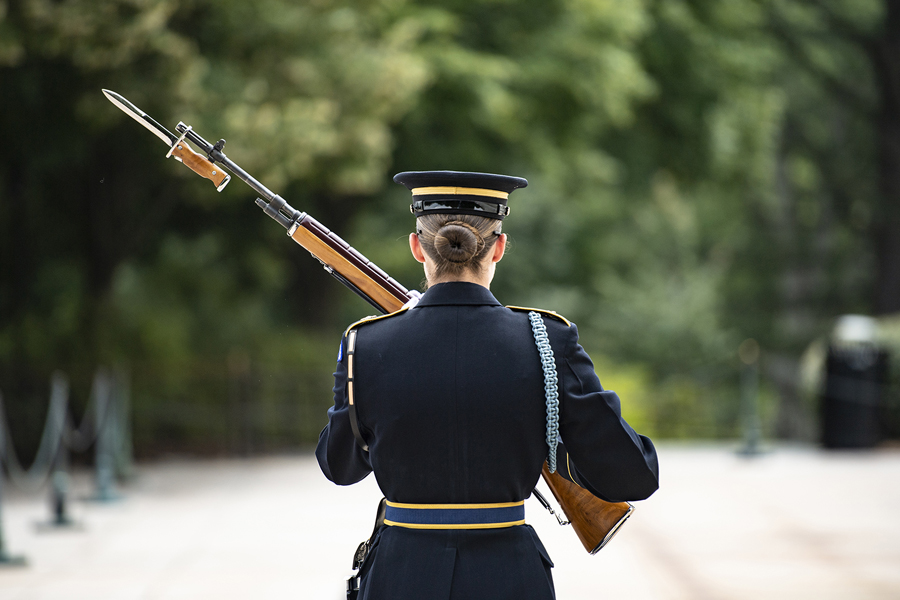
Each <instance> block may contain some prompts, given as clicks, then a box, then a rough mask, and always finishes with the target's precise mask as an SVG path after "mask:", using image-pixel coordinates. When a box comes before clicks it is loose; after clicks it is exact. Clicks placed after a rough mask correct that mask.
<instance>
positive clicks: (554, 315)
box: [506, 306, 572, 327]
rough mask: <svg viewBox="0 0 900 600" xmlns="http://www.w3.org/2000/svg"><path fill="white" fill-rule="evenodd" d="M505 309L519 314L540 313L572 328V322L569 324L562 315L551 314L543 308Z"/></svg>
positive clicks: (517, 307) (515, 307)
mask: <svg viewBox="0 0 900 600" xmlns="http://www.w3.org/2000/svg"><path fill="white" fill-rule="evenodd" d="M506 308H508V309H510V310H516V311H519V312H531V311H534V312H536V313H541V314H542V315H547V316H548V317H553V318H554V319H558V320H560V321H562V322H563V323H565V324H566V325H568V326H569V327H571V326H572V322H571V321H569V320H568V319H567V318H565V317H564V316H562V315H560V314H557V313H555V312H553V311H552V310H544V309H543V308H527V307H525V306H507V307H506Z"/></svg>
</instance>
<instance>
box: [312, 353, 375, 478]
mask: <svg viewBox="0 0 900 600" xmlns="http://www.w3.org/2000/svg"><path fill="white" fill-rule="evenodd" d="M346 343H347V340H346V338H343V339H341V349H340V353H339V355H338V363H337V369H336V370H335V373H334V406H332V407H331V408H329V409H328V424H327V425H325V429H323V430H322V433H320V434H319V444H318V445H317V446H316V460H318V461H319V467H320V468H321V469H322V473H324V474H325V477H327V478H328V479H329V480H331V481H333V482H334V483H336V484H338V485H350V484H352V483H356V482H357V481H360V480H361V479H363V478H364V477H365V476H366V475H368V474H369V473H371V472H372V465H371V463H370V462H369V453H368V452H366V451H365V450H363V449H362V448H360V447H359V444H357V443H356V439H355V438H354V437H353V430H352V429H351V428H350V411H349V405H348V403H347V360H346V353H347V348H346Z"/></svg>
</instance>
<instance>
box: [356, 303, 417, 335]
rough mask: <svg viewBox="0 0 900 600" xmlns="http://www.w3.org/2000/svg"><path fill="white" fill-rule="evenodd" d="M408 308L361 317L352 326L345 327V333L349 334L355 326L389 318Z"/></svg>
mask: <svg viewBox="0 0 900 600" xmlns="http://www.w3.org/2000/svg"><path fill="white" fill-rule="evenodd" d="M407 310H408V307H406V306H404V307H403V308H401V309H400V310H395V311H394V312H392V313H388V314H386V315H370V316H368V317H363V318H362V319H360V320H359V321H357V322H356V323H353V324H352V325H350V327H348V328H347V329H345V330H344V335H347V332H348V331H350V330H351V329H353V328H354V327H359V326H360V325H365V324H368V323H372V322H374V321H380V320H381V319H387V318H388V317H393V316H396V315H399V314H400V313H402V312H406V311H407Z"/></svg>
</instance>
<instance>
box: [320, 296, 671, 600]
mask: <svg viewBox="0 0 900 600" xmlns="http://www.w3.org/2000/svg"><path fill="white" fill-rule="evenodd" d="M544 322H545V324H546V326H547V331H548V334H549V337H550V342H551V346H552V348H553V352H554V355H555V357H556V365H557V370H558V374H559V379H560V382H559V397H560V424H559V431H560V436H561V438H562V441H563V443H564V444H565V450H567V451H568V454H569V456H568V458H567V457H566V456H565V454H564V453H561V456H560V470H561V472H562V473H563V474H565V475H568V474H569V473H568V471H569V470H571V476H572V478H573V479H574V480H575V481H577V482H578V483H580V484H581V485H583V486H584V487H586V488H587V489H588V490H590V491H591V492H593V493H594V494H596V495H597V496H600V497H601V498H604V499H607V500H613V501H620V500H640V499H643V498H646V497H647V496H649V495H650V494H652V493H653V492H654V491H655V490H656V488H657V477H658V467H657V458H656V451H655V450H654V448H653V444H652V443H651V442H650V440H649V439H647V438H646V437H643V436H640V435H638V434H636V433H635V432H634V430H632V429H631V427H630V426H629V425H628V424H627V423H626V422H625V421H624V420H622V418H621V416H620V410H619V399H618V397H617V396H616V394H615V392H611V391H604V390H603V388H602V387H601V385H600V381H599V379H598V378H597V375H596V374H595V373H594V367H593V364H592V363H591V360H590V358H588V355H587V354H586V353H585V351H584V349H582V347H581V346H580V345H579V344H578V332H577V329H576V327H575V326H574V325H569V324H568V323H566V322H565V321H564V320H563V319H557V318H554V317H552V316H549V315H546V316H545V318H544ZM357 331H358V336H357V343H356V355H355V363H354V380H355V384H356V385H355V402H356V406H357V414H358V422H359V426H360V429H361V431H362V435H363V436H364V438H365V440H366V442H367V443H368V446H369V451H368V452H365V451H363V450H362V449H361V448H360V447H359V445H357V443H356V441H355V440H354V437H353V433H352V431H351V428H350V421H349V416H348V404H347V394H346V378H347V360H346V358H345V357H346V352H347V348H346V337H345V339H344V340H342V342H341V343H342V346H341V357H342V359H341V360H340V361H339V362H338V366H337V372H336V373H335V386H334V398H335V400H334V407H333V408H331V409H329V411H328V417H329V418H328V425H327V426H326V427H325V429H324V430H323V431H322V433H321V435H320V437H319V445H318V448H317V449H316V457H317V458H318V461H319V465H320V466H321V468H322V471H323V472H324V474H325V476H326V477H328V479H330V480H331V481H333V482H335V483H337V484H340V485H349V484H352V483H356V482H357V481H359V480H361V479H362V478H364V477H365V476H366V475H368V474H369V473H370V472H372V471H374V473H375V478H376V479H377V480H378V485H379V486H380V487H381V490H382V491H383V492H384V495H385V497H387V499H388V500H391V501H394V502H403V503H421V504H462V503H494V502H514V501H519V500H523V499H525V498H527V497H528V496H529V495H530V493H531V491H532V490H533V489H534V486H535V484H536V483H537V480H538V478H539V477H540V472H541V465H542V464H543V462H544V460H545V459H546V456H547V444H546V442H545V430H546V422H545V418H546V409H545V397H544V381H543V371H542V369H541V363H540V358H539V355H538V350H537V348H536V346H535V342H534V337H533V333H532V329H531V324H530V322H529V320H528V315H527V312H523V311H515V310H511V309H509V308H505V307H504V306H502V305H501V304H500V303H499V302H497V300H496V299H495V298H494V296H493V295H492V294H491V293H490V291H489V290H488V289H487V288H485V287H483V286H480V285H477V284H473V283H463V282H459V283H456V282H454V283H442V284H438V285H435V286H433V287H431V288H430V289H429V290H428V291H427V292H426V293H425V294H424V296H423V297H422V299H421V301H420V302H419V304H418V305H417V306H416V307H415V308H412V309H410V310H406V311H404V312H401V313H397V314H394V315H393V316H389V317H386V318H382V319H379V320H375V321H372V322H371V323H364V324H361V325H359V326H358V327H357ZM372 508H374V507H372ZM572 543H576V541H575V538H574V536H573V538H572ZM552 566H553V563H552V562H551V560H550V557H549V556H548V555H547V551H546V550H545V549H544V547H543V545H542V544H541V542H540V540H539V539H538V537H537V535H536V534H535V532H534V530H533V529H532V528H531V527H530V526H528V525H521V526H515V527H508V528H504V529H470V530H421V529H407V528H403V527H396V526H395V527H384V528H383V529H382V530H381V533H380V534H379V536H378V537H377V541H376V543H375V545H374V548H373V550H372V552H371V553H370V555H369V559H368V560H367V561H366V564H365V565H364V566H363V568H362V569H361V575H362V580H361V584H360V600H363V599H369V600H381V599H385V600H404V599H415V600H425V599H432V598H433V599H435V600H437V599H441V600H447V599H451V598H453V599H456V598H465V599H467V600H472V599H479V598H485V599H488V598H490V599H491V600H497V599H505V598H509V599H510V600H513V599H515V600H523V599H530V598H534V599H538V598H541V599H543V598H553V597H554V592H553V581H552V578H551V575H550V567H552Z"/></svg>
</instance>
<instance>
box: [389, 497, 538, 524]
mask: <svg viewBox="0 0 900 600" xmlns="http://www.w3.org/2000/svg"><path fill="white" fill-rule="evenodd" d="M384 524H385V525H393V526H396V527H409V528H411V529H497V528H500V527H513V526H514V525H524V524H525V501H524V500H520V501H518V502H500V503H497V504H403V503H400V502H391V501H390V500H388V501H387V507H386V508H385V514H384Z"/></svg>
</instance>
